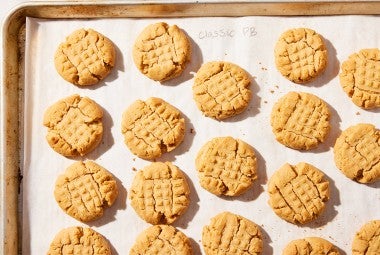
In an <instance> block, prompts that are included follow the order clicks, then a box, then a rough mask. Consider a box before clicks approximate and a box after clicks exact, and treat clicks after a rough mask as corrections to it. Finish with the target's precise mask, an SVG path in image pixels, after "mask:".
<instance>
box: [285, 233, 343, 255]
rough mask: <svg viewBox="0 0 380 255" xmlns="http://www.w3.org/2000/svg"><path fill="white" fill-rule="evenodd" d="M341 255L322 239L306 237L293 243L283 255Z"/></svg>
mask: <svg viewBox="0 0 380 255" xmlns="http://www.w3.org/2000/svg"><path fill="white" fill-rule="evenodd" d="M314 254H318V255H339V251H338V249H337V248H336V247H335V246H334V245H333V244H332V243H330V242H329V241H327V240H325V239H323V238H320V237H306V238H303V239H297V240H293V241H291V242H290V243H289V244H288V245H287V246H286V247H285V249H284V250H283V252H282V255H314Z"/></svg>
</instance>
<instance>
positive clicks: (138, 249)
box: [129, 225, 193, 255]
mask: <svg viewBox="0 0 380 255" xmlns="http://www.w3.org/2000/svg"><path fill="white" fill-rule="evenodd" d="M156 254H171V255H191V254H193V251H192V248H191V244H190V240H189V238H187V236H186V235H185V234H184V233H182V232H181V231H179V230H178V229H176V228H175V227H172V226H169V225H156V226H151V227H150V228H148V229H146V230H145V231H143V232H142V233H141V234H140V235H139V236H138V237H137V239H136V242H135V244H134V245H133V247H132V249H131V250H130V252H129V255H156Z"/></svg>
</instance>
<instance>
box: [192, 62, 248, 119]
mask: <svg viewBox="0 0 380 255" xmlns="http://www.w3.org/2000/svg"><path fill="white" fill-rule="evenodd" d="M250 83H251V81H250V78H249V76H248V74H247V73H246V72H245V71H244V70H243V69H242V68H240V67H239V66H237V65H235V64H232V63H228V62H222V61H215V62H208V63H205V64H203V65H202V66H201V68H200V69H199V70H198V72H197V74H196V76H195V81H194V84H193V98H194V100H195V102H196V104H197V107H198V108H199V110H201V111H202V112H203V113H204V115H205V116H207V117H211V118H214V119H217V120H223V119H226V118H229V117H232V116H234V115H237V114H239V113H241V112H243V111H244V110H245V109H246V108H247V106H248V104H249V101H250V100H251V90H250V89H249V86H250Z"/></svg>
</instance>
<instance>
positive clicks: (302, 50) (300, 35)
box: [274, 28, 327, 83]
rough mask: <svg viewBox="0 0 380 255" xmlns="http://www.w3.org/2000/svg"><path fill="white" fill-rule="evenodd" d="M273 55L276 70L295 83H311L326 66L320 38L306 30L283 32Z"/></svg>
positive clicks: (312, 31)
mask: <svg viewBox="0 0 380 255" xmlns="http://www.w3.org/2000/svg"><path fill="white" fill-rule="evenodd" d="M274 55H275V62H276V67H277V69H278V70H279V71H280V73H281V74H282V75H283V76H284V77H285V78H287V79H288V80H290V81H292V82H295V83H307V82H309V81H311V80H312V79H314V78H315V77H317V76H318V75H319V74H321V73H322V72H323V71H324V70H325V68H326V65H327V50H326V46H325V43H324V42H323V39H322V37H321V36H320V35H319V34H317V33H316V32H315V31H314V30H312V29H308V28H294V29H290V30H288V31H286V32H284V33H283V34H282V35H281V36H280V38H279V39H278V41H277V43H276V46H275V49H274Z"/></svg>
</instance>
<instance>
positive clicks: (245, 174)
mask: <svg viewBox="0 0 380 255" xmlns="http://www.w3.org/2000/svg"><path fill="white" fill-rule="evenodd" d="M195 165H196V168H197V170H198V175H199V180H200V183H201V186H202V187H203V188H205V189H206V190H208V191H210V192H211V193H213V194H215V195H227V196H237V195H240V194H242V193H243V192H245V191H246V190H247V189H248V188H249V187H250V186H251V185H252V183H253V181H254V180H256V179H257V175H256V169H257V160H256V156H255V153H254V151H253V148H252V147H251V146H250V145H248V144H247V143H245V142H243V141H242V140H239V139H234V138H232V137H217V138H214V139H212V140H211V141H209V142H207V143H206V144H205V145H204V146H203V147H202V148H201V149H200V151H199V152H198V155H197V158H196V160H195Z"/></svg>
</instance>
